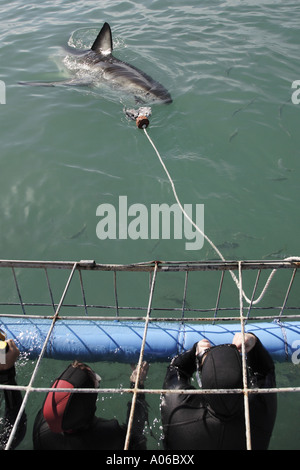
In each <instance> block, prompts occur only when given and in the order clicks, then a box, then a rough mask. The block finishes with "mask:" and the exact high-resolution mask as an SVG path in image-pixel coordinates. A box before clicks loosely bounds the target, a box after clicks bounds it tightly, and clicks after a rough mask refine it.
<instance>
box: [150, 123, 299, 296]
mask: <svg viewBox="0 0 300 470" xmlns="http://www.w3.org/2000/svg"><path fill="white" fill-rule="evenodd" d="M143 130H144V133H145V134H146V136H147V138H148V140H149V142H150V144H151V145H152V147H153V149H154V151H155V153H156V155H157V156H158V158H159V161H160V163H161V165H162V167H163V169H164V170H165V172H166V175H167V177H168V179H169V181H170V183H171V186H172V190H173V194H174V197H175V199H176V201H177V204H178V206H179V207H180V209H181V211H182V213H183V215H184V216H185V217H186V218H187V220H188V221H189V222H190V223H191V224H192V225H193V227H194V228H195V229H196V230H197V231H198V232H199V233H200V234H201V235H202V237H204V238H205V240H206V241H207V242H208V243H209V244H210V246H211V247H212V248H213V250H214V251H215V252H216V253H217V255H218V256H219V257H220V258H221V260H222V261H226V259H225V258H224V256H223V255H222V253H221V252H220V250H219V249H218V248H217V247H216V245H215V244H214V243H213V242H212V241H211V240H210V238H209V237H208V236H207V235H206V234H205V233H204V232H203V231H202V230H201V229H200V228H199V227H198V225H196V224H195V222H194V221H193V220H192V219H191V218H190V217H189V215H188V214H187V213H186V211H185V210H184V208H183V206H182V204H181V202H180V200H179V198H178V196H177V193H176V189H175V185H174V182H173V180H172V178H171V176H170V173H169V172H168V169H167V167H166V165H165V164H164V162H163V160H162V158H161V156H160V154H159V152H158V150H157V148H156V146H155V145H154V143H153V141H152V139H151V138H150V136H149V134H148V132H147V130H146V128H143ZM285 261H300V257H289V258H285ZM276 271H277V269H273V271H272V272H271V274H270V276H269V277H268V279H267V281H266V284H265V286H264V288H263V290H262V292H261V294H260V296H259V297H258V298H257V299H256V300H252V301H251V300H250V299H249V298H248V297H247V296H246V294H245V292H244V291H243V290H242V295H243V298H244V299H245V301H246V302H247V303H248V304H251V305H256V304H258V303H259V302H260V301H261V300H262V298H263V297H264V295H265V293H266V291H267V289H268V287H269V285H270V282H271V280H272V278H273V277H274V275H275V273H276ZM229 272H230V274H231V277H232V279H233V281H234V282H235V284H236V286H237V288H238V289H240V284H239V280H238V279H237V277H236V275H235V274H234V272H232V271H229Z"/></svg>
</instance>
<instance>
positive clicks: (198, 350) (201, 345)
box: [196, 339, 211, 356]
mask: <svg viewBox="0 0 300 470" xmlns="http://www.w3.org/2000/svg"><path fill="white" fill-rule="evenodd" d="M208 348H211V344H210V342H209V341H208V339H201V341H198V343H197V346H196V356H198V354H200V353H202V352H203V351H204V350H205V349H208Z"/></svg>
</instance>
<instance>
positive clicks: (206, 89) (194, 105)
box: [0, 0, 300, 449]
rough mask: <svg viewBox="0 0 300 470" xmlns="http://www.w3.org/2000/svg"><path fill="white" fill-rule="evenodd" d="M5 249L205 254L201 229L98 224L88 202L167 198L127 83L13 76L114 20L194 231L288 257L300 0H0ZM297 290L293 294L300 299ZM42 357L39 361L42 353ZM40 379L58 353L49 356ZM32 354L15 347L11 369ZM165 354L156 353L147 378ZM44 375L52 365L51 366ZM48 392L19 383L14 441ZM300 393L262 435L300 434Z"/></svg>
mask: <svg viewBox="0 0 300 470" xmlns="http://www.w3.org/2000/svg"><path fill="white" fill-rule="evenodd" d="M0 18H1V19H0V25H1V26H0V60H1V67H0V80H1V81H2V83H4V84H5V104H4V103H3V101H4V100H3V93H2V95H0V102H1V104H0V119H1V130H0V133H1V152H0V165H1V173H0V175H1V180H0V181H1V186H0V224H1V225H0V227H1V230H0V250H1V253H0V257H1V258H2V259H26V260H32V259H34V260H81V259H93V260H95V261H96V262H98V263H118V264H125V263H132V262H140V261H148V260H152V259H162V260H195V259H197V260H206V259H216V258H217V256H216V254H215V253H214V252H213V251H212V249H211V248H210V246H208V244H207V243H204V246H203V248H201V249H200V250H187V249H186V246H185V240H184V239H181V240H178V239H174V238H172V237H170V239H162V238H159V239H151V237H149V238H148V239H137V240H133V239H131V238H130V237H128V238H127V239H119V238H118V237H117V238H116V239H107V240H100V239H99V238H98V237H97V234H96V227H97V224H98V222H99V217H97V215H96V211H97V207H98V206H99V205H101V204H111V205H113V206H114V207H118V201H119V197H120V196H126V197H127V200H128V205H132V204H135V203H138V204H143V205H144V206H145V207H146V208H148V210H150V208H151V205H152V204H161V203H166V204H169V205H172V204H173V203H174V202H175V201H174V196H173V193H172V191H171V187H170V184H169V182H168V180H167V177H166V175H165V173H164V171H163V168H162V166H161V165H160V163H159V161H158V159H157V157H156V155H155V152H154V151H153V148H152V147H151V146H150V145H149V142H148V140H147V139H146V137H145V135H144V133H143V132H142V131H140V130H138V129H137V128H136V126H135V124H134V122H133V121H130V120H128V119H127V118H126V117H125V115H124V112H123V107H124V105H127V104H131V103H130V101H129V100H128V97H127V96H123V95H122V94H120V93H114V92H112V91H111V90H108V89H107V88H104V87H103V88H99V89H97V90H95V91H93V92H92V91H91V90H88V89H86V88H84V89H74V88H72V89H67V88H41V87H38V88H33V87H24V86H21V85H19V84H18V82H19V81H30V80H36V81H39V80H55V79H62V78H64V77H66V71H65V70H64V68H63V66H62V59H63V57H64V56H65V53H64V52H62V50H61V47H62V46H64V45H66V44H71V45H75V46H76V47H89V46H90V45H91V44H92V42H93V40H94V38H95V36H96V35H97V33H98V31H99V30H100V28H101V27H102V24H103V23H104V22H105V21H107V22H108V23H110V25H111V28H112V32H113V39H114V45H115V47H114V54H115V56H116V57H118V58H120V59H122V60H125V61H127V62H130V63H132V64H133V65H135V66H136V67H139V68H140V69H142V70H144V71H145V72H146V73H148V74H149V75H151V76H152V77H153V78H155V79H156V80H158V81H159V82H161V83H163V84H164V85H165V86H166V87H167V88H168V90H169V91H170V93H171V95H172V98H173V103H172V104H171V105H154V106H152V117H151V121H150V127H149V129H148V131H149V135H150V136H151V138H152V139H153V141H154V142H155V144H156V146H157V148H158V150H159V151H160V153H161V155H162V157H163V159H164V162H165V163H166V165H167V168H168V170H169V172H170V174H171V176H172V178H173V180H174V182H175V185H176V189H177V193H178V195H179V197H180V200H181V202H182V203H183V204H184V203H186V204H193V205H195V204H204V210H205V217H204V220H205V231H206V233H207V235H208V236H209V237H210V238H211V239H212V240H213V242H214V243H215V244H216V245H218V246H220V247H222V249H221V251H222V253H223V255H224V257H225V258H226V259H278V258H280V259H281V258H284V257H287V256H292V255H295V256H299V228H300V227H299V208H298V206H299V196H300V188H299V178H298V175H299V170H300V163H299V143H300V142H299V141H300V138H299V132H298V128H299V113H300V104H299V105H297V104H294V103H293V102H292V100H291V99H292V94H293V91H295V90H293V89H292V83H293V82H294V81H295V80H300V70H299V21H300V5H299V3H298V2H296V1H291V0H287V1H283V0H278V1H275V0H273V1H271V0H266V1H264V0H263V1H256V0H252V1H250V0H249V1H244V2H240V1H233V0H232V1H215V0H213V1H201V2H196V1H188V2H183V1H175V2H170V1H166V0H163V1H145V2H143V3H142V4H139V3H137V2H131V1H124V2H122V1H109V2H108V1H101V2H99V3H98V4H97V2H96V3H95V2H91V1H90V0H87V1H75V2H74V1H73V2H68V1H64V2H63V1H60V0H58V1H54V0H49V1H44V2H36V1H32V2H23V1H21V0H16V1H12V2H9V3H7V2H4V1H3V0H0ZM298 305H299V303H298ZM49 362H50V363H49ZM44 364H45V365H42V369H41V372H40V377H39V380H40V383H41V384H43V385H45V386H47V385H48V382H49V375H50V373H49V371H51V373H52V374H53V375H55V374H56V373H57V371H58V370H60V369H59V368H60V367H61V366H62V364H57V363H54V364H53V363H52V362H51V361H45V363H44ZM33 365H34V364H33V363H31V362H30V361H25V360H24V361H23V362H21V363H20V365H19V368H18V372H19V375H20V380H21V381H25V382H26V380H28V378H29V377H30V373H31V372H32V368H33ZM98 367H99V369H101V370H102V371H103V372H100V375H101V376H102V377H105V383H103V386H105V387H110V386H111V387H116V386H119V385H120V384H121V383H122V384H123V385H126V381H127V380H128V376H129V374H130V367H129V366H128V371H127V370H126V368H124V366H119V365H118V364H116V365H115V367H111V366H110V365H106V364H104V365H103V364H99V365H98ZM276 367H277V378H278V385H279V386H299V379H300V375H299V369H298V367H299V366H295V365H293V364H278V365H277V366H276ZM164 371H165V367H164V366H163V365H158V364H153V365H152V366H151V374H150V377H149V381H150V382H149V387H150V386H157V387H160V386H161V384H162V380H163V376H164ZM51 379H52V376H51ZM42 399H43V397H42V396H39V397H38V398H36V396H35V397H34V398H30V401H29V403H28V413H29V426H28V432H27V435H26V438H25V439H24V441H23V443H22V444H21V446H20V448H24V449H28V448H31V446H32V443H31V427H32V422H33V419H34V416H35V413H36V412H37V410H38V407H39V406H40V403H41V401H42ZM127 400H128V397H126V396H122V397H119V396H107V397H103V398H100V399H99V407H98V408H101V413H102V415H103V416H107V417H110V416H112V415H114V416H116V417H117V418H118V419H120V421H122V420H123V419H125V413H126V410H125V405H126V402H127ZM149 401H150V402H151V403H150V405H151V406H150V410H151V411H150V421H149V427H150V428H151V430H152V433H153V434H154V436H155V438H153V437H152V436H151V435H150V430H148V431H147V432H148V434H149V448H152V449H160V448H161V440H160V436H161V430H160V421H159V407H158V405H159V403H158V398H157V397H150V398H149ZM299 405H300V400H299V395H297V394H294V395H292V396H291V395H288V394H282V395H280V397H279V410H278V418H277V423H276V427H275V430H274V435H273V438H272V442H271V446H270V447H271V448H272V449H299V448H300V445H299V440H300V433H299V427H298V416H299Z"/></svg>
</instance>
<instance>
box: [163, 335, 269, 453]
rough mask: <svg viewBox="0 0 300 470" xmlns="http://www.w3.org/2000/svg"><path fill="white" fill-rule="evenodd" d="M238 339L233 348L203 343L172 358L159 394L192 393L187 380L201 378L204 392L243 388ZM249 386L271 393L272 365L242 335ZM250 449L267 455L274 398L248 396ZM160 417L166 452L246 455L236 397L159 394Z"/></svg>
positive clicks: (241, 413) (256, 343)
mask: <svg viewBox="0 0 300 470" xmlns="http://www.w3.org/2000/svg"><path fill="white" fill-rule="evenodd" d="M241 341H242V340H241V334H236V335H235V337H234V339H233V344H230V345H221V346H215V347H211V345H210V343H209V342H208V341H207V340H202V341H200V342H198V343H195V344H194V346H193V347H192V348H191V349H190V350H189V351H187V352H185V353H183V354H180V355H179V356H177V357H175V358H174V359H173V360H172V361H171V364H170V366H169V367H168V370H167V374H166V377H165V381H164V385H163V388H164V389H179V390H180V389H186V390H187V389H193V388H194V387H192V386H191V383H190V379H191V377H192V375H193V374H194V372H196V369H197V368H198V369H199V371H200V372H201V381H202V388H203V389H228V388H232V389H236V388H239V389H240V388H242V387H243V380H242V360H241V354H240V352H241V344H242V343H241ZM245 348H246V349H245V351H246V353H247V369H248V386H249V387H251V386H252V387H255V388H258V387H259V388H271V387H275V386H276V383H275V367H274V363H273V360H272V358H271V356H270V355H269V353H268V352H267V351H266V349H265V348H264V347H263V345H262V344H261V342H260V341H259V339H258V338H257V337H256V336H254V335H253V334H251V333H246V334H245ZM249 409H250V428H251V448H252V449H253V450H255V449H262V450H263V449H267V448H268V445H269V441H270V438H271V435H272V430H273V427H274V423H275V419H276V411H277V397H276V394H275V393H269V394H262V393H257V394H251V393H250V394H249ZM161 416H162V424H163V431H164V447H165V449H167V450H172V449H174V450H184V449H185V450H226V449H228V450H243V449H246V437H245V436H246V430H245V414H244V398H243V394H241V393H224V394H214V393H211V394H201V395H200V394H197V395H194V394H190V395H188V394H181V395H180V394H167V393H166V394H163V396H162V399H161Z"/></svg>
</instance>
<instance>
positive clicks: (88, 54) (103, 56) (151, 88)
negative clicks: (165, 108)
mask: <svg viewBox="0 0 300 470" xmlns="http://www.w3.org/2000/svg"><path fill="white" fill-rule="evenodd" d="M68 51H69V53H70V54H71V55H72V56H73V57H74V61H73V64H72V67H71V68H72V70H73V71H74V72H75V75H74V76H73V77H72V78H70V79H67V80H61V81H51V82H20V83H21V84H23V85H31V86H97V85H99V84H101V83H105V84H108V85H109V86H110V87H112V88H113V89H116V90H121V91H124V92H125V93H129V94H130V95H133V96H134V97H135V99H136V101H137V102H140V103H148V104H150V103H156V102H159V103H171V102H172V98H171V95H170V93H169V92H168V90H167V89H166V88H165V87H164V86H163V85H161V84H160V83H159V82H157V81H155V80H154V79H153V78H151V77H150V76H149V75H147V74H146V73H144V72H143V71H142V70H139V69H138V68H136V67H134V66H133V65H130V64H128V63H127V62H123V61H121V60H119V59H117V58H116V57H114V56H113V54H112V51H113V41H112V34H111V29H110V26H109V24H108V23H104V25H103V27H102V29H101V31H100V32H99V34H98V36H97V38H96V40H95V41H94V43H93V45H92V47H91V49H89V50H84V51H82V50H76V49H75V48H69V49H68Z"/></svg>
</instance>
